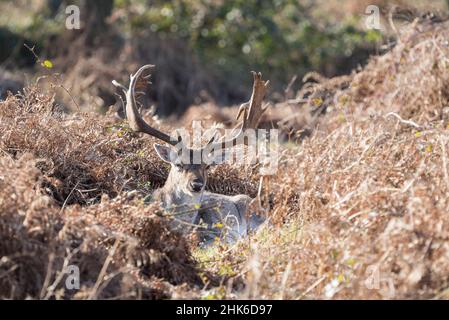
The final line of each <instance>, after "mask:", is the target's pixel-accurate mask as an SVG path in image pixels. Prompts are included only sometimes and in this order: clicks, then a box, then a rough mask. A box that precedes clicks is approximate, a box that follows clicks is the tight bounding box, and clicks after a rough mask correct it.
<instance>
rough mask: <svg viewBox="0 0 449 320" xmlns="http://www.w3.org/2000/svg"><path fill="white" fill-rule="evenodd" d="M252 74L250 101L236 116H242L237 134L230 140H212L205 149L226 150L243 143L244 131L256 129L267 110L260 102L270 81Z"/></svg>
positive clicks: (258, 74) (258, 73)
mask: <svg viewBox="0 0 449 320" xmlns="http://www.w3.org/2000/svg"><path fill="white" fill-rule="evenodd" d="M251 73H252V74H253V78H254V82H253V93H252V94H251V99H250V100H249V102H246V103H244V104H242V105H241V106H240V108H239V112H238V114H237V119H239V118H240V116H241V115H243V121H242V124H241V127H240V129H239V131H238V133H237V134H236V135H235V136H234V137H233V138H231V139H228V140H223V141H219V142H215V141H214V140H212V141H210V142H209V143H208V144H207V147H208V148H209V149H210V150H219V149H226V148H229V147H232V146H234V145H236V143H243V142H244V141H243V139H242V136H243V135H244V133H245V130H246V129H257V125H258V124H259V122H260V119H261V118H262V115H263V113H264V112H265V111H266V110H267V109H268V105H267V106H266V107H262V102H263V99H264V97H265V94H266V93H267V89H268V84H269V83H270V81H264V80H262V74H261V73H260V72H254V71H251Z"/></svg>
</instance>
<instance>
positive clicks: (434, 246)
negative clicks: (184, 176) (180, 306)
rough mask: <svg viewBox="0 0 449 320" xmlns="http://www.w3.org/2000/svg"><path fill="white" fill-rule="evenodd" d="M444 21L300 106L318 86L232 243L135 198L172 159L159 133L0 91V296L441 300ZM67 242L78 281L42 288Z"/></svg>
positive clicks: (237, 176)
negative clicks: (178, 226) (247, 232)
mask: <svg viewBox="0 0 449 320" xmlns="http://www.w3.org/2000/svg"><path fill="white" fill-rule="evenodd" d="M447 30H449V29H448V28H447V24H445V25H444V24H443V25H441V24H434V25H426V24H421V25H418V26H412V27H410V28H409V30H408V31H407V32H404V33H403V34H401V36H400V41H399V42H398V45H397V46H396V47H395V48H394V49H393V50H392V51H391V52H389V53H387V54H385V55H384V56H381V57H376V58H373V59H372V60H371V62H370V63H369V64H368V65H367V66H366V67H365V68H364V69H363V70H361V71H359V72H358V73H354V74H352V75H350V76H347V77H345V78H344V79H340V80H344V82H347V85H346V84H345V85H344V86H342V85H341V83H342V81H340V80H337V79H333V80H332V79H331V80H322V81H321V82H320V83H319V84H318V85H316V86H315V87H314V90H312V91H313V92H312V95H310V96H309V102H308V103H307V104H306V106H308V107H310V105H311V103H314V102H313V101H311V100H314V99H315V98H316V97H317V95H316V94H318V93H319V92H325V95H324V96H323V97H324V98H323V99H321V102H320V103H323V104H325V110H326V113H325V114H324V115H322V116H321V117H319V118H318V119H317V120H316V123H314V125H315V128H314V131H313V132H311V135H310V136H309V137H307V138H305V139H302V140H301V141H300V142H299V143H298V144H291V143H289V144H284V145H283V146H282V150H281V151H282V157H281V159H280V166H279V172H278V175H277V176H275V177H270V178H269V179H265V183H264V187H265V188H264V193H265V194H268V196H269V197H270V199H271V209H270V210H269V211H268V213H267V214H268V216H269V218H270V224H268V225H267V226H265V227H263V228H262V229H261V230H260V231H259V232H258V233H257V234H256V235H254V236H252V237H251V238H249V239H246V240H243V241H241V242H240V243H238V244H237V245H233V246H228V245H222V244H218V245H216V246H214V247H212V248H208V249H198V248H195V246H194V245H193V242H192V241H191V240H190V239H185V238H184V237H182V236H181V235H179V234H177V233H175V232H173V231H170V229H169V227H168V223H167V221H165V220H164V219H163V218H161V217H159V216H157V214H156V213H157V212H158V210H159V208H156V207H154V206H144V205H143V204H142V201H141V199H142V197H143V196H144V195H145V194H146V193H148V192H150V191H151V190H152V189H153V188H154V187H157V186H158V185H160V184H161V183H163V181H164V178H165V175H166V172H167V168H166V167H164V165H163V164H162V163H161V162H160V161H159V160H158V159H157V157H156V156H155V154H154V152H153V149H152V148H151V143H152V142H154V141H153V139H151V138H146V137H145V138H142V137H138V135H136V134H133V133H130V132H129V130H127V127H126V125H124V124H121V123H117V122H116V120H114V118H113V117H112V116H111V115H106V116H100V115H96V114H81V113H80V114H74V115H70V116H67V115H64V114H62V113H59V112H57V110H54V104H53V101H52V97H51V94H50V95H49V94H47V93H45V94H44V93H42V90H40V89H39V88H32V89H29V90H28V91H26V92H25V93H24V95H23V96H21V97H9V98H8V100H7V101H5V102H2V103H1V104H0V131H1V133H2V134H1V137H0V150H1V152H2V154H1V156H0V194H1V198H0V210H1V211H0V212H1V213H0V227H1V228H0V238H1V240H2V241H0V252H1V254H2V256H3V258H2V259H1V260H0V282H1V286H0V287H1V288H2V290H1V291H0V295H1V296H2V297H12V298H23V297H26V296H30V297H33V298H39V297H45V296H46V295H47V296H48V297H51V298H53V297H58V298H86V297H90V298H96V297H111V298H112V297H128V298H161V297H171V298H185V297H194V298H274V299H299V298H333V299H341V298H350V299H354V298H359V299H377V298H383V299H389V298H407V299H411V298H448V285H449V283H448V282H449V278H448V270H449V245H448V237H449V218H448V216H447V208H449V174H448V170H449V167H448V165H449V164H448V157H449V153H448V150H449V146H448V140H449V139H448V133H449V127H448V124H449V112H448V110H449V109H448V107H449V101H448V100H449V46H448V39H449V32H448V31H447ZM334 83H335V85H334ZM292 103H293V104H294V102H292V101H290V102H289V104H288V108H291V107H292ZM276 107H277V108H282V107H283V106H282V105H278V106H276ZM284 107H286V108H287V103H286V104H285V105H284ZM294 107H295V106H294V105H293V108H294ZM301 108H303V106H301V107H300V106H299V105H298V106H297V110H303V109H301ZM322 110H324V108H323V109H322ZM148 120H149V121H154V120H151V119H148ZM211 178H212V184H211V185H210V186H209V188H210V189H211V190H214V191H217V192H222V193H228V194H232V193H247V194H251V195H255V193H256V191H257V183H256V182H257V181H258V178H259V177H258V175H257V172H256V170H252V169H251V168H238V167H234V166H232V165H229V166H225V167H221V168H217V169H216V170H215V171H214V172H213V173H212V177H211ZM248 178H249V179H248ZM246 180H248V181H246ZM133 190H137V192H135V191H133ZM55 235H56V236H55ZM53 239H56V240H53ZM73 252H75V253H74V255H73V257H71V259H72V260H73V261H75V263H76V264H79V265H80V266H82V267H81V269H82V275H83V276H82V284H83V285H85V287H83V290H80V291H79V292H77V293H70V292H67V291H64V290H57V289H55V290H53V291H51V290H50V291H51V292H50V294H49V293H48V292H49V291H48V288H50V289H52V287H51V285H50V284H51V283H53V282H54V281H55V279H56V280H57V278H58V277H57V275H58V273H57V271H59V270H61V269H62V267H63V264H64V259H67V257H68V256H69V255H70V253H73ZM51 257H53V258H51ZM72 260H71V261H72ZM49 261H51V263H49ZM105 262H106V266H107V268H106V269H105V268H104V266H105ZM102 269H103V270H106V271H103V272H102V271H101V270H102ZM31 270H32V271H31ZM48 270H50V271H48ZM111 275H116V276H114V277H112V278H111ZM98 279H100V280H98ZM106 279H112V280H111V282H110V283H109V284H108V285H105V286H103V285H99V283H101V284H103V283H104V282H105V281H106ZM58 288H59V289H61V288H62V286H60V287H58Z"/></svg>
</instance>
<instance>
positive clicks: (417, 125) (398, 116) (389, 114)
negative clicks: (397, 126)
mask: <svg viewBox="0 0 449 320" xmlns="http://www.w3.org/2000/svg"><path fill="white" fill-rule="evenodd" d="M388 116H394V117H395V118H396V119H398V120H399V122H401V123H403V124H407V125H409V126H412V127H415V128H417V129H421V128H422V126H421V125H419V124H417V123H415V122H413V121H411V120H404V119H402V118H401V116H400V115H398V114H397V113H394V112H389V113H387V114H386V115H385V118H386V117H388Z"/></svg>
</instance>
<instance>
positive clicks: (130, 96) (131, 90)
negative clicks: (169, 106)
mask: <svg viewBox="0 0 449 320" xmlns="http://www.w3.org/2000/svg"><path fill="white" fill-rule="evenodd" d="M153 67H154V65H151V64H147V65H144V66H142V67H141V68H140V69H139V70H138V71H137V72H136V73H135V74H134V75H133V74H131V75H130V76H129V78H130V82H129V87H128V88H126V87H125V86H123V85H121V84H120V83H118V82H117V81H115V80H113V81H112V84H113V85H115V86H116V87H118V88H120V89H122V90H123V92H124V93H125V96H126V117H127V118H128V122H129V126H130V127H131V129H133V130H134V131H136V132H142V133H146V134H149V135H150V136H153V137H155V138H158V139H160V140H162V141H164V142H167V143H169V144H171V145H173V146H176V145H177V144H178V143H179V142H181V139H179V138H178V141H173V140H172V139H171V138H170V136H169V135H168V134H166V133H163V132H161V131H159V130H157V129H155V128H153V127H151V126H150V125H148V123H146V122H145V120H143V118H142V117H141V116H140V114H139V112H138V111H137V106H136V97H135V88H136V83H137V80H139V78H140V76H141V75H142V73H143V72H144V71H145V70H148V69H150V68H153Z"/></svg>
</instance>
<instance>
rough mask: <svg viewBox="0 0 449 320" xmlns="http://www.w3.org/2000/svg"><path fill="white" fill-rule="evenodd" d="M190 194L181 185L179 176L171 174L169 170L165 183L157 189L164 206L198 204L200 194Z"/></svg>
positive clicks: (200, 198)
mask: <svg viewBox="0 0 449 320" xmlns="http://www.w3.org/2000/svg"><path fill="white" fill-rule="evenodd" d="M203 193H204V191H203V192H201V193H198V194H192V193H190V192H188V191H186V190H184V189H183V188H182V187H181V184H180V179H179V176H177V175H174V174H172V172H171V171H170V173H169V175H168V178H167V181H166V182H165V185H164V186H163V187H162V188H161V189H159V190H158V194H159V198H160V201H161V202H162V204H163V206H164V207H166V208H169V207H178V206H179V207H180V208H181V207H182V206H184V209H185V206H194V205H196V204H200V203H201V200H202V194H203Z"/></svg>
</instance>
